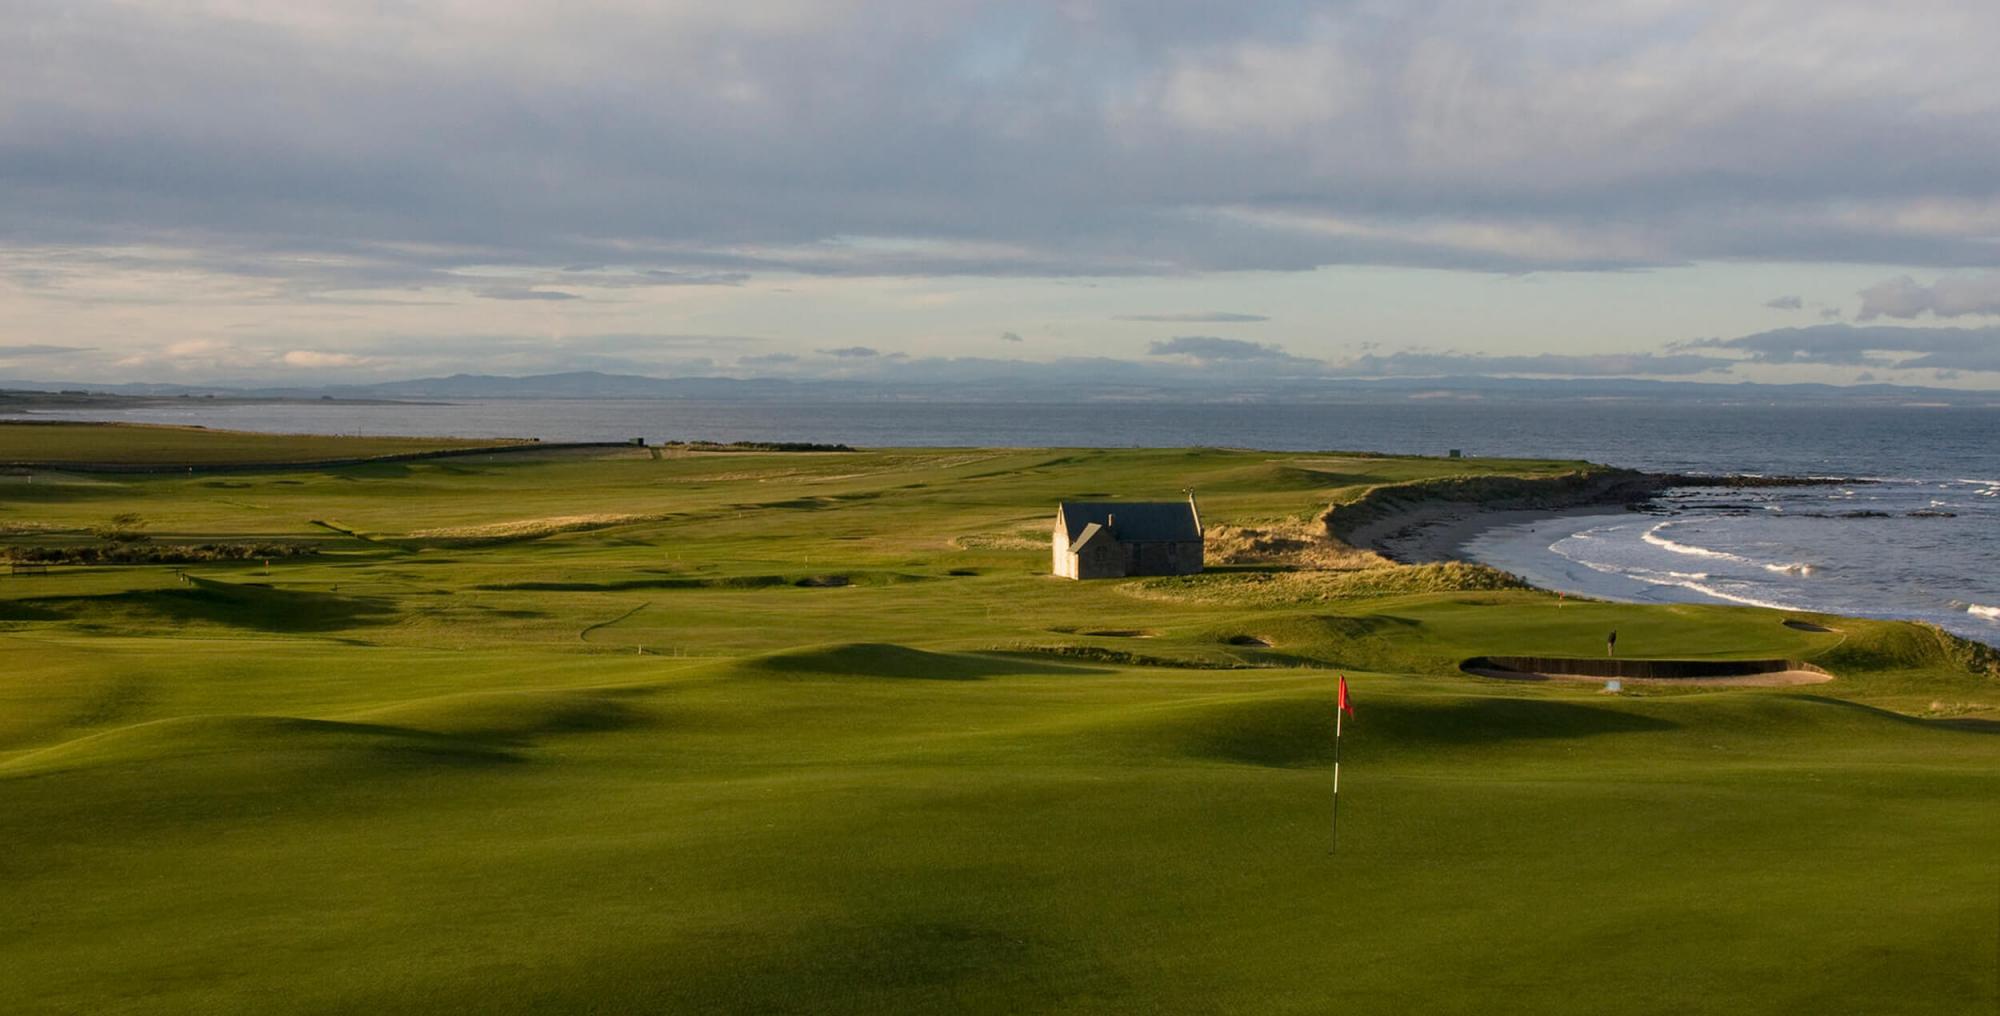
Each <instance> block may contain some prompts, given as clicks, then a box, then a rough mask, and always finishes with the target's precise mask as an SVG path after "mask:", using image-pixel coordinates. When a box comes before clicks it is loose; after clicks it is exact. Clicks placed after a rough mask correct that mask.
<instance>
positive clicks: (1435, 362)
mask: <svg viewBox="0 0 2000 1016" xmlns="http://www.w3.org/2000/svg"><path fill="white" fill-rule="evenodd" d="M1735 363H1736V361H1735V360H1733V359H1729V358H1726V357H1719V356H1705V355H1701V354H1695V353H1666V354H1661V353H1607V354H1583V355H1566V354H1559V353H1540V354H1536V355H1532V356H1487V355H1483V354H1479V353H1425V352H1404V353H1390V354H1386V355H1381V354H1368V355H1364V356H1358V357H1355V358H1354V359H1352V360H1348V361H1345V362H1343V363H1339V364H1336V365H1334V370H1333V372H1334V373H1335V374H1340V375H1347V376H1355V377H1451V376H1460V375H1473V374H1534V375H1550V376H1558V377H1624V376H1628V375H1629V376H1637V377H1686V376H1690V375H1697V374H1713V373H1721V372H1725V371H1727V370H1729V368H1730V367H1731V366H1733V365H1734V364H1735Z"/></svg>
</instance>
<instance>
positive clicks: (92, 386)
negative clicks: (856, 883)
mask: <svg viewBox="0 0 2000 1016" xmlns="http://www.w3.org/2000/svg"><path fill="white" fill-rule="evenodd" d="M9 388H11V389H17V390H30V391H44V392H52V391H73V392H85V391H87V392H91V393H103V394H112V395H128V396H151V397H176V396H204V395H213V396H217V397H228V398H255V399H321V398H335V399H365V400H376V399H387V400H398V401H411V400H426V399H694V400H704V399H705V400H730V401H765V400H773V401H776V400H782V401H799V400H808V401H868V400H884V399H893V400H899V401H901V400H912V401H939V400H960V401H967V400H976V401H992V402H1065V401H1112V400H1115V401H1134V402H1145V401H1161V402H1164V401H1196V402H1376V401H1380V402H1404V401H1408V400H1411V399H1451V400H1478V399H1491V400H1496V401H1535V400H1541V399H1632V400H1645V401H1687V402H1698V403H1705V404H1736V405H1743V404H1768V403H1777V402H1815V403H1821V402H1841V403H1851V404H1875V405H1942V406H2000V392H1988V391H1965V390H1961V389H1953V388H1925V387H1918V386H1911V385H1893V384H1868V385H1848V386H1841V385H1826V384H1755V383H1750V382H1738V383H1732V384H1718V383H1714V382H1700V381H1659V380H1647V379H1636V378H1517V377H1476V376H1475V377H1443V378H1381V379H1362V378H1332V377H1315V376H1292V377H1284V376H1279V377H1272V376H1254V375H1240V374H1239V375H1230V374H1218V373H1215V372H1204V371H1196V370H1188V369H1185V368H1171V367H1165V366H1162V365H1159V364H1146V363H1126V362H1124V361H1116V360H1095V359H1079V360H1070V361H1063V362H1058V363H1019V362H1005V361H973V362H966V361H915V362H912V363H910V364H908V365H906V366H904V367H901V368H899V369H898V370H896V371H894V372H887V373H884V374H882V375H879V376H876V377H873V378H870V379H867V380H826V379H785V378H730V377H684V378H657V377H647V376H644V375H638V374H608V373H603V372H600V371H567V372H563V373H556V374H534V375H528V376H524V377H508V376H503V375H496V374H452V375H450V376H447V377H427V378H414V379H410V380H405V381H382V382H371V383H362V384H330V385H318V386H270V385H260V384H256V383H240V384H216V385H183V384H152V383H143V382H135V383H125V384H101V383H84V382H77V381H0V389H9Z"/></svg>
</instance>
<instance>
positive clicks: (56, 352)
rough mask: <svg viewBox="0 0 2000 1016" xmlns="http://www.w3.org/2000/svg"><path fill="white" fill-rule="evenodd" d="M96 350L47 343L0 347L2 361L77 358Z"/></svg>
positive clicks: (88, 347)
mask: <svg viewBox="0 0 2000 1016" xmlns="http://www.w3.org/2000/svg"><path fill="white" fill-rule="evenodd" d="M90 352H95V350H94V349H93V348H92V347H90V346H55V345H49V344H47V343H28V344H26V345H20V346H0V359H30V358H33V359H42V358H46V357H57V356H75V355H77V354H79V353H90Z"/></svg>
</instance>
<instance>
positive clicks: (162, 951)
mask: <svg viewBox="0 0 2000 1016" xmlns="http://www.w3.org/2000/svg"><path fill="white" fill-rule="evenodd" d="M1573 468H1574V464H1571V463H1487V462H1478V461H1473V462H1441V461H1435V460H1417V459H1376V458H1370V457H1366V456H1358V455H1319V456H1306V455H1269V454H1263V453H1251V452H1229V451H1213V450H1196V451H1185V452H1183V451H1121V452H1100V451H1090V450H1058V451H975V450H947V451H937V452H905V451H888V452H863V453H856V454H852V455H849V454H840V455H809V454H800V455H702V456H687V457H680V458H664V459H660V460H652V459H650V458H645V459H640V458H631V457H627V458H610V459H602V460H588V459H575V458H560V457H540V458H534V457H531V458H524V459H519V460H507V461H500V460H494V461H475V462H465V461H462V460H461V461H454V462H452V463H449V464H447V463H414V464H392V465H381V466H364V467H354V468H344V469H336V470H325V471H289V472H270V473H258V474H247V475H239V476H234V477H232V478H231V480H230V482H231V483H232V484H240V486H232V487H229V488H226V489H225V488H217V487H214V486H209V485H207V482H206V481H205V480H204V479H203V478H201V477H198V476H197V477H194V478H188V477H184V476H181V477H175V476H148V477H120V478H116V479H103V478H100V479H99V481H97V482H92V483H88V484H76V485H72V486H62V485H41V484H39V483H38V484H37V485H36V486H35V488H34V489H33V490H32V492H30V491H28V489H27V488H25V487H5V488H0V524H6V523H14V524H17V525H19V526H21V527H23V531H22V534H21V535H17V536H12V537H6V538H4V539H0V543H5V542H6V541H7V540H15V541H34V540H37V539H46V537H45V536H41V535H31V534H35V533H40V532H42V531H43V530H42V529H41V528H38V527H54V528H56V529H62V530H74V531H77V532H86V531H89V530H90V529H92V528H93V527H99V526H102V525H104V524H105V521H106V520H107V519H109V518H111V517H113V516H114V515H118V514H124V513H130V514H137V515H140V516H143V517H144V519H145V520H146V522H147V531H148V532H149V533H151V534H153V535H154V538H155V539H182V538H185V539H188V540H200V541H216V540H225V539H250V538H256V539H284V540H301V541H307V540H309V541H314V542H315V544H316V545H317V546H318V547H320V549H321V550H322V552H321V553H320V554H318V555H316V556H314V557H312V558H307V559H300V560H296V561H283V562H273V563H272V565H271V567H270V569H269V573H268V574H267V573H266V571H265V569H264V568H263V567H262V566H261V564H258V563H242V564H236V563H217V564H213V565H201V566H195V567H190V568H187V569H186V570H187V571H188V572H189V574H190V575H191V577H192V580H193V581H192V583H191V584H183V583H182V582H181V581H179V580H178V579H177V578H176V576H175V574H174V569H173V568H161V567H142V566H132V567H96V568H80V567H58V568H56V569H54V570H52V572H51V573H50V574H49V575H46V576H31V577H20V578H4V579H0V650H4V651H5V653H6V655H7V660H8V666H7V668H6V671H5V677H4V679H0V837H4V841H5V842H6V843H7V844H8V849H7V850H5V851H0V885H5V886H6V891H5V892H4V893H0V929H5V930H4V931H0V970H4V971H6V973H7V976H5V977H0V1011H7V1012H84V1011H87V1012H198V1011H199V1012H225V1011H310V1012H371V1013H373V1012H482V1013H487V1012H490V1013H508V1012H521V1013H528V1012H704V1013H705V1012H836V1013H864V1012H865V1013H878V1012H982V1013H1030V1012H1107V1013H1109V1012H1117V1013H1124V1012H1163V1013H1221V1012H1272V1013H1325V1012H1382V1013H1409V1012H1426V1013H1467V1014H1471V1013H1480V1014H1485V1013H1537V1014H1539V1013H1567V1012H1577V1013H1596V1012H1607V1011H1615V1012H1621V1013H1623V1012H1631V1013H1663V1014H1664V1013H1687V1012H1732V1013H1735V1012H1746V1013H1791V1012H1796V1013H1819V1012H1868V1013H1953V1012H1969V1013H1970V1012H1990V1011H1992V1009H1993V1007H1994V1005H1995V1003H1996V1001H2000V987H1996V983H1995V977H1996V971H1995V964H1994V957H1995V948H1996V935H2000V915H1996V913H1995V906H1994V903H1995V900H1996V897H2000V870H1996V868H1995V866H1994V865H1993V863H1992V856H1993V854H1992V846H1993V844H1994V843H1996V842H2000V809H1995V808H1993V807H1992V802H1993V801H1994V800H1996V798H2000V736H1996V735H1995V733H1994V731H1995V729H1996V726H2000V725H1996V723H1995V719H1994V718H1995V715H1996V706H2000V690H1996V689H2000V681H1996V678H1995V677H1993V676H1991V675H1990V674H1989V673H1987V672H1986V671H1985V667H1986V665H1987V664H1988V663H1989V662H1990V661H1989V660H1987V659H1986V658H1985V657H1982V656H1980V655H1979V654H1977V653H1975V652H1973V651H1970V650H1968V649H1967V648H1966V647H1964V646H1962V645H1960V644H1958V643H1955V642H1952V641H1950V640H1948V639H1943V638H1941V637H1939V636H1938V634H1937V633H1935V632H1933V631H1930V630H1927V629H1923V628H1920V627H1916V626H1910V625H1901V624H1892V623H1886V622H1868V621H1852V620H1846V619H1830V618H1817V619H1815V620H1819V621H1824V622H1827V624H1826V626H1827V627H1829V628H1836V629H1838V630H1836V631H1824V632H1819V631H1808V630H1800V629H1796V628H1789V627H1786V626H1784V625H1783V624H1782V623H1780V622H1781V621H1782V620H1783V617H1782V615H1778V614H1775V613H1772V612H1768V611H1760V610H1750V609H1741V608H1722V607H1716V608H1705V607H1693V606H1688V607H1634V606H1625V605H1615V604H1601V603H1579V602H1575V601H1571V602H1568V603H1560V604H1559V603H1558V602H1557V601H1556V600H1555V599H1554V598H1553V597H1549V596H1546V595H1544V594H1541V593H1539V592H1536V591H1533V590H1524V589H1518V588H1499V587H1496V588H1479V586H1480V585H1481V582H1479V581H1475V578H1476V576H1472V577H1468V576H1460V575H1455V574H1454V573H1450V570H1449V569H1408V570H1400V569H1399V570H1393V571H1381V572H1379V573H1377V572H1373V571H1369V570H1361V571H1332V572H1324V573H1311V574H1307V575H1304V576H1300V575H1296V574H1292V573H1287V572H1284V571H1282V570H1273V569H1281V568H1282V564H1281V563H1272V564H1268V565H1264V566H1260V567H1258V568H1255V569H1247V570H1244V571H1240V572H1229V573H1222V574H1218V575H1214V576H1210V577H1207V578H1204V579H1203V580H1201V581H1200V582H1198V583H1189V584H1186V585H1188V586H1189V587H1190V588H1195V589H1198V590H1200V592H1201V593H1202V595H1199V596H1194V595H1178V594H1176V595H1161V594H1162V589H1161V588H1160V585H1161V584H1157V583H1149V582H1147V581H1144V580H1135V581H1131V582H1105V583H1082V584H1079V583H1071V582H1066V581H1062V580H1058V579H1053V578H1050V577H1048V576H1047V575H1046V574H1044V573H1045V572H1046V571H1047V567H1048V562H1047V555H1048V550H1047V545H1046V543H1044V544H1041V545H1039V546H1036V545H1032V544H1030V545H1028V546H1020V540H1021V537H1020V536H1018V535H1015V534H1019V533H1021V532H1026V531H1030V530H1032V529H1033V528H1035V527H1038V526H1042V525H1045V524H1046V522H1047V520H1048V519H1049V517H1050V515H1051V510H1052V506H1053V502H1054V501H1055V500H1056V499H1057V498H1059V497H1063V496H1076V495H1080V494H1083V493H1086V492H1089V493H1093V494H1097V495H1100V496H1101V495H1107V494H1108V495H1113V496H1128V497H1171V496H1174V495H1175V493H1177V492H1178V490H1179V489H1180V488H1182V487H1185V486H1193V487H1195V488H1196V489H1197V490H1198V491H1200V492H1201V496H1202V503H1203V510H1204V515H1205V516H1206V517H1207V518H1209V519H1210V520H1211V521H1213V522H1218V523H1227V524H1232V525H1243V526H1267V525H1270V524H1273V523H1274V522H1275V521H1277V520H1297V519H1303V518H1310V517H1312V516H1313V515H1315V514H1316V513H1317V512H1318V511H1319V510H1321V509H1323V507H1324V505H1326V504H1328V503H1332V502H1334V501H1337V500H1341V499H1342V498H1345V497H1351V496H1353V494H1354V493H1356V492H1358V491H1359V490H1362V489H1366V488H1368V487H1370V486H1374V485H1378V484H1382V483H1390V482H1398V481H1402V480H1410V479H1421V478H1423V477H1426V476H1437V475H1449V474H1451V473H1453V472H1456V471H1464V470H1471V471H1488V470H1497V471H1503V472H1510V473H1514V474H1522V475H1549V474H1553V473H1560V472H1566V471H1569V470H1571V469H1573ZM17 495H18V496H17ZM580 515H591V516H616V517H632V518H633V521H631V522H629V523H625V522H621V523H616V524H611V525H608V526H605V527H602V528H591V529H565V528H563V527H561V526H551V527H536V526H533V525H524V524H523V522H524V520H535V519H562V518H574V517H576V516H580ZM314 519H320V520H340V523H341V525H342V526H343V527H345V528H349V529H351V530H353V531H356V532H361V533H365V534H368V537H369V538H368V539H361V538H356V537H351V536H346V535H343V534H341V533H339V532H336V531H333V530H330V529H327V528H324V527H321V526H316V525H314V523H313V522H312V520H314ZM471 527H495V529H496V530H497V529H498V528H500V527H517V528H508V529H507V530H506V531H507V532H510V533H516V534H518V535H519V538H518V539H505V540H482V541H481V542H478V543H476V544H471V545H468V544H465V543H463V542H454V541H453V540H452V539H451V538H450V537H448V536H438V537H422V536H416V535H413V534H417V533H422V532H424V531H427V530H429V531H439V530H443V531H446V532H447V533H449V532H453V531H460V530H463V529H466V528H471ZM492 531H493V530H488V531H485V532H489V533H491V532H492ZM982 537H991V538H990V539H985V538H982ZM1370 575H1373V578H1368V579H1367V580H1366V581H1365V582H1364V581H1363V578H1356V577H1354V576H1361V577H1366V576H1370ZM835 578H839V579H843V580H845V581H844V583H837V582H834V581H831V580H832V579H835ZM1273 582H1291V583H1299V584H1303V585H1310V586H1314V588H1315V592H1314V594H1313V595H1312V596H1309V597H1303V596H1292V597H1264V596H1257V595H1250V594H1248V593H1245V594H1243V595H1237V594H1235V593H1231V592H1228V591H1229V590H1232V589H1235V588H1236V587H1238V586H1241V587H1243V589H1246V590H1254V589H1257V588H1260V587H1261V586H1263V585H1269V584H1271V583H1273ZM1338 582H1349V583H1353V584H1350V585H1347V586H1338V585H1334V583H1338ZM1494 585H1496V586H1504V585H1505V584H1504V583H1497V584H1494ZM1467 586H1472V587H1474V588H1470V589H1468V588H1467ZM1322 587H1323V588H1322ZM1218 591H1221V592H1220V593H1218ZM1166 592H1170V593H1172V592H1176V590H1174V589H1171V588H1170V589H1168V590H1166ZM1322 594H1324V595H1322ZM1612 627H1616V628H1617V629H1618V631H1619V635H1620V640H1619V641H1620V649H1621V651H1622V652H1629V653H1630V654H1631V655H1635V656H1660V657H1687V658H1708V659H1718V658H1719V659H1726V658H1763V657H1796V658H1803V659H1807V660H1812V661H1815V662H1817V663H1819V664H1821V665H1823V666H1826V667H1828V668H1829V669H1831V670H1833V671H1834V672H1835V673H1836V674H1837V675H1839V678H1838V679H1837V680H1836V681H1834V682H1832V683H1830V684H1825V685H1818V686H1814V687H1812V688H1810V689H1806V690H1803V691H1801V690H1796V689H1756V688H1731V689H1699V690H1692V689H1691V690H1682V691H1653V690H1650V689H1649V690H1648V691H1647V692H1646V693H1645V694H1628V695H1620V696H1605V695H1602V694H1598V693H1596V692H1595V691H1593V690H1592V689H1590V688H1588V687H1578V686H1570V685H1523V684H1512V683H1506V682H1496V681H1488V680H1483V679H1478V678H1472V677H1468V676H1465V675H1463V674H1460V673H1458V672H1457V669H1456V667H1457V663H1458V661H1460V660H1462V659H1464V658H1465V657H1468V656H1473V655H1482V654H1493V655H1549V656H1565V655H1589V654H1593V653H1595V652H1600V651H1601V650H1602V639H1603V633H1604V632H1605V631H1606V630H1607V629H1609V628H1612ZM1336 672H1340V673H1346V674H1348V676H1349V677H1350V679H1351V681H1352V684H1353V687H1354V690H1355V694H1356V697H1357V699H1358V701H1359V709H1360V715H1359V717H1358V718H1357V720H1355V721H1354V722H1353V723H1352V724H1351V725H1350V726H1349V727H1348V732H1349V735H1350V736H1349V737H1348V738H1347V740H1346V743H1345V744H1344V745H1343V747H1342V761H1343V774H1344V775H1343V785H1342V789H1343V796H1344V797H1345V798H1346V800H1345V801H1344V802H1343V804H1342V806H1341V822H1342V830H1341V836H1340V849H1339V853H1338V854H1337V855H1329V853H1328V849H1327V848H1328V845H1329V844H1328V835H1327V820H1328V807H1327V805H1328V798H1327V792H1328V790H1329V789H1330V787H1329V780H1328V774H1327V766H1328V764H1329V763H1330V761H1331V750H1332V744H1331V740H1330V733H1331V730H1330V724H1331V704H1330V697H1331V684H1332V677H1333V674H1334V673H1336ZM1940 702H1944V703H1950V704H1951V708H1950V709H1949V710H1948V711H1947V712H1948V714H1949V715H1940V710H1939V709H1937V708H1936V707H1937V704H1938V703H1940Z"/></svg>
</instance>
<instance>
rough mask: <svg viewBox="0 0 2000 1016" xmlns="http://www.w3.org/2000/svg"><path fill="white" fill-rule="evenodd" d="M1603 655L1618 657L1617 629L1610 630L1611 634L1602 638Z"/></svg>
mask: <svg viewBox="0 0 2000 1016" xmlns="http://www.w3.org/2000/svg"><path fill="white" fill-rule="evenodd" d="M1604 655H1606V656H1617V655H1618V629H1616V628H1613V629H1611V634H1609V635H1606V636H1604Z"/></svg>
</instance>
